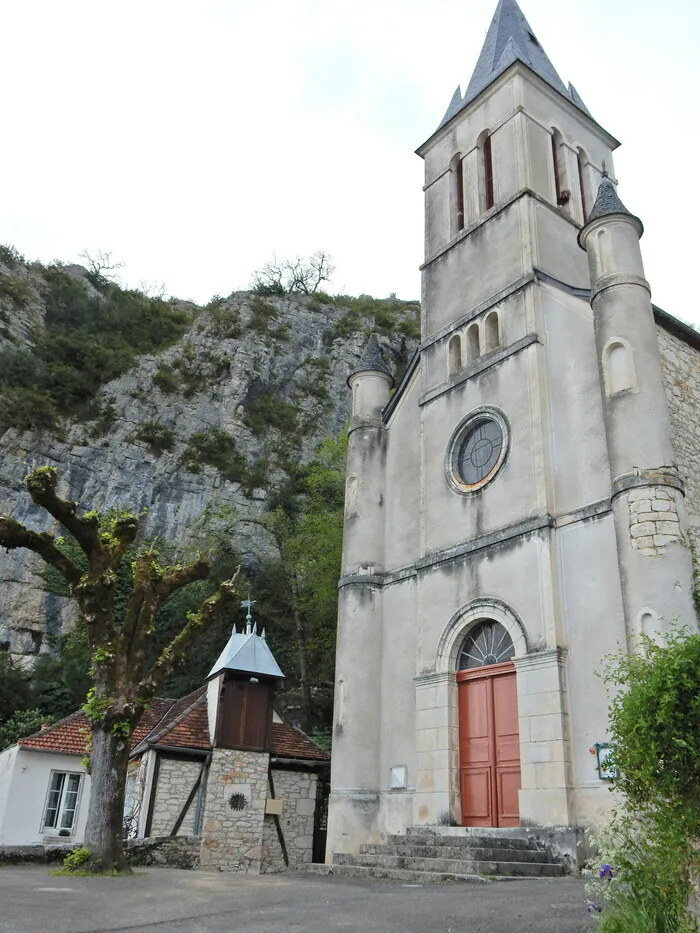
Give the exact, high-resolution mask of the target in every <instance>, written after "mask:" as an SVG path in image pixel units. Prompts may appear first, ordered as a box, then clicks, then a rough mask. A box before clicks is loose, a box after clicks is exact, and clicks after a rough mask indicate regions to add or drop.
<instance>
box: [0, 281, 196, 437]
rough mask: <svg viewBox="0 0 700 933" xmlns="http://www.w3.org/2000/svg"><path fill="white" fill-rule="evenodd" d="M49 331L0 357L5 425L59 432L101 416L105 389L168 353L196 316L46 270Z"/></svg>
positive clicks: (137, 294) (107, 285) (134, 293)
mask: <svg viewBox="0 0 700 933" xmlns="http://www.w3.org/2000/svg"><path fill="white" fill-rule="evenodd" d="M37 271H40V273H41V275H42V279H43V284H42V286H41V295H42V298H43V301H44V304H45V309H46V313H45V319H44V328H43V329H42V330H40V331H39V333H38V334H37V338H36V341H35V344H34V346H33V347H31V348H27V349H23V350H16V349H6V350H3V351H0V404H1V406H2V420H3V423H6V424H10V425H12V426H14V427H18V428H22V429H26V428H48V429H50V430H55V429H56V428H57V426H58V424H59V423H60V420H61V418H63V417H72V418H78V419H85V418H86V417H90V415H91V414H94V411H93V403H94V399H95V397H96V396H97V394H98V392H99V389H100V387H101V386H103V385H104V384H105V383H107V382H109V381H110V380H111V379H115V378H116V377H117V376H120V375H121V374H122V373H124V372H126V371H127V370H128V369H129V368H130V367H131V366H132V365H133V363H134V361H135V360H136V358H137V357H138V356H140V355H142V354H145V353H154V352H158V351H160V350H163V349H165V348H166V347H167V346H170V344H172V343H174V342H175V341H177V340H178V339H179V338H180V337H181V336H182V334H183V333H184V332H185V330H186V329H187V326H188V324H189V315H188V314H187V313H186V312H185V311H183V310H182V309H181V308H175V307H172V306H171V305H170V304H168V303H167V302H165V301H162V300H161V299H159V298H147V297H146V296H145V295H143V294H142V293H141V292H137V291H127V290H122V289H120V288H119V287H118V286H117V285H114V284H112V283H105V285H104V287H103V289H102V292H101V294H100V295H96V294H95V293H93V292H88V289H87V288H86V286H85V283H84V282H83V281H81V280H80V279H78V278H76V277H75V276H72V275H70V274H69V273H67V272H66V271H65V270H63V269H61V268H60V267H57V266H52V267H49V268H42V267H39V268H38V270H37Z"/></svg>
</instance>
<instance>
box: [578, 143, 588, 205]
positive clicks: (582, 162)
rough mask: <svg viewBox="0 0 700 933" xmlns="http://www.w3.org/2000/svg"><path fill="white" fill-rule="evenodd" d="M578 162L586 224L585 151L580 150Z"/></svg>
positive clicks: (579, 182) (579, 183)
mask: <svg viewBox="0 0 700 933" xmlns="http://www.w3.org/2000/svg"><path fill="white" fill-rule="evenodd" d="M577 162H578V185H579V191H580V192H581V209H582V211H583V222H584V223H586V221H587V220H588V205H587V204H586V175H585V169H586V154H585V152H584V151H583V149H579V150H578V155H577Z"/></svg>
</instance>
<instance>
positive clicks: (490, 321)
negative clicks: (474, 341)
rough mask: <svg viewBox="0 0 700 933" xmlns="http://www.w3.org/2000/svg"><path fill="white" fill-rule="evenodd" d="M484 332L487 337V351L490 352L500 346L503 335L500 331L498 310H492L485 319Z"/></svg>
mask: <svg viewBox="0 0 700 933" xmlns="http://www.w3.org/2000/svg"><path fill="white" fill-rule="evenodd" d="M484 333H485V337H486V340H485V343H486V352H487V353H490V352H491V351H492V350H496V349H498V346H499V344H500V342H501V335H500V333H499V327H498V312H497V311H492V312H491V313H490V314H487V315H486V320H485V321H484Z"/></svg>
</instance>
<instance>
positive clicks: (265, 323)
mask: <svg viewBox="0 0 700 933" xmlns="http://www.w3.org/2000/svg"><path fill="white" fill-rule="evenodd" d="M250 311H251V315H250V321H249V322H248V327H249V329H250V330H254V331H255V332H256V333H258V334H267V333H268V332H269V331H270V327H271V325H272V322H273V321H274V320H276V319H277V318H278V317H279V311H278V310H277V308H276V307H275V306H274V305H273V304H271V303H270V302H269V301H265V299H264V298H261V297H260V296H259V295H256V296H255V297H254V298H253V299H252V300H251V302H250Z"/></svg>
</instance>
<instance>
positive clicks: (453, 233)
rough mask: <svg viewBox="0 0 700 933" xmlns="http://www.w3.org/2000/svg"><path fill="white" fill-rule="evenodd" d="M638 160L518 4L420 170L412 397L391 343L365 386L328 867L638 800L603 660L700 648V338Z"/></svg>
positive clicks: (341, 647) (353, 454)
mask: <svg viewBox="0 0 700 933" xmlns="http://www.w3.org/2000/svg"><path fill="white" fill-rule="evenodd" d="M618 145H619V143H618V141H617V140H616V139H615V137H614V136H612V135H611V134H610V132H609V131H608V130H607V129H604V128H603V127H602V126H600V125H599V124H598V123H597V122H596V119H595V116H594V115H593V114H592V113H591V112H590V111H589V110H588V108H587V107H586V105H585V104H584V102H583V100H582V98H581V96H580V95H579V93H578V92H577V91H576V89H575V88H574V87H573V86H572V85H571V84H568V85H565V84H564V83H563V82H562V80H561V78H560V77H559V75H558V73H557V72H556V70H555V69H554V67H553V65H552V63H551V61H550V59H549V58H548V56H547V54H546V53H545V51H544V49H543V48H542V46H541V45H540V43H539V42H538V40H537V38H536V36H535V33H534V32H533V30H532V29H531V27H530V25H529V24H528V22H527V20H526V19H525V18H524V16H523V13H522V12H521V10H520V9H519V7H518V5H517V3H516V2H515V0H500V2H499V3H498V7H497V9H496V13H495V15H494V18H493V21H492V22H491V25H490V28H489V30H488V33H487V36H486V40H485V43H484V46H483V49H482V51H481V54H480V56H479V59H478V61H477V63H476V67H475V69H474V72H473V74H472V77H471V80H470V81H469V85H468V87H467V89H466V92H465V93H464V94H462V92H461V89H460V88H457V90H456V91H455V93H454V96H453V97H452V100H451V102H450V105H449V107H448V109H447V112H446V113H445V115H444V117H443V119H442V122H441V123H440V125H439V126H438V127H437V129H436V130H435V131H434V132H433V133H432V134H431V135H430V136H429V137H428V139H427V140H426V141H425V142H424V143H423V144H422V145H421V146H420V147H419V148H418V150H417V154H418V155H419V156H420V157H421V158H422V159H423V161H424V163H425V185H424V192H425V261H424V263H423V265H422V321H421V342H420V345H419V347H418V350H417V352H416V354H415V356H414V358H413V360H412V361H411V363H410V365H409V367H408V370H407V372H406V374H405V376H404V378H403V380H402V382H401V384H400V385H399V386H398V387H397V388H396V391H395V392H393V394H392V389H393V388H394V386H393V379H392V377H391V375H390V373H389V371H388V369H387V367H386V366H385V363H384V360H383V358H382V353H381V346H380V344H379V342H378V341H377V339H376V337H372V338H370V341H369V342H368V344H367V346H366V349H365V351H364V353H363V355H362V357H361V359H360V361H359V363H358V364H357V367H356V369H355V371H354V372H352V373H351V374H350V377H349V379H348V385H349V387H350V391H351V393H352V416H351V422H350V437H349V453H348V464H347V486H346V507H345V508H346V511H345V528H344V540H343V560H342V571H341V573H342V576H341V579H340V582H339V615H338V645H337V664H336V693H335V714H334V715H335V721H334V732H333V757H332V778H331V797H330V808H329V825H328V850H327V851H328V858H329V859H330V858H332V857H333V853H350V854H352V853H356V852H358V851H359V849H360V846H362V845H363V844H365V845H367V844H370V845H371V844H376V843H380V842H381V841H382V840H383V839H386V838H387V837H388V836H390V835H391V834H403V833H406V832H407V831H409V830H412V829H413V831H415V829H416V828H420V827H432V828H433V831H434V832H439V831H440V829H441V828H446V829H449V830H450V831H451V832H453V833H458V832H460V831H461V830H460V829H459V827H464V828H467V830H468V829H469V828H472V827H481V828H482V829H484V830H486V829H488V830H489V831H490V832H491V833H494V834H495V833H497V832H499V831H501V832H506V833H507V832H511V833H513V832H514V831H515V830H514V828H515V827H519V828H521V829H522V830H523V831H525V830H526V829H527V828H538V827H539V828H542V829H544V830H546V831H547V832H549V833H550V835H556V834H557V833H559V834H560V836H561V838H562V839H563V840H565V839H569V840H571V839H574V840H575V839H576V838H579V839H580V833H581V830H582V829H583V828H585V827H587V826H591V825H595V824H598V823H600V822H602V821H604V820H605V819H606V818H607V817H608V816H609V814H610V810H611V807H612V806H613V804H614V799H613V797H612V795H611V794H610V792H609V786H610V785H609V782H608V778H609V777H610V775H609V773H608V770H607V769H606V763H605V757H606V748H607V747H608V746H607V742H606V738H607V715H608V697H607V695H606V690H605V687H604V685H603V683H602V681H601V679H600V678H599V677H598V676H597V674H598V673H599V672H600V671H601V669H602V666H603V663H604V658H605V656H606V655H608V654H609V653H611V652H613V651H615V650H617V649H619V648H623V649H625V650H630V651H631V650H635V642H636V641H638V639H639V636H640V634H642V633H644V634H646V635H649V636H651V637H654V636H655V635H659V634H660V633H662V632H663V630H664V628H665V627H666V626H668V625H670V624H672V623H673V622H674V621H679V622H680V623H682V624H687V625H691V626H696V625H697V620H696V615H695V609H694V603H693V580H694V561H693V550H692V547H691V544H692V540H693V539H692V538H691V535H692V529H693V527H694V526H697V525H700V484H699V481H700V474H698V466H697V464H698V463H699V462H700V418H699V414H700V334H698V333H697V332H696V331H694V330H693V329H692V328H690V327H688V326H687V325H685V324H683V323H682V322H680V321H678V320H677V319H676V318H674V317H672V316H671V315H670V314H668V313H666V312H665V311H662V310H661V309H660V308H656V307H655V306H653V305H652V303H651V298H650V296H651V291H650V286H649V284H648V283H647V281H646V279H645V275H644V267H643V263H642V254H641V250H640V239H641V237H642V235H643V232H644V228H643V224H642V221H641V220H640V218H639V217H638V216H636V214H635V213H633V212H631V211H630V210H628V209H627V208H626V207H625V205H624V204H623V203H622V201H621V199H620V196H619V194H618V190H617V179H616V177H615V170H614V162H613V152H614V150H615V149H616V148H617V147H618ZM623 182H624V179H623ZM623 187H624V186H623ZM465 831H466V830H465ZM577 834H578V835H577ZM574 854H575V853H574Z"/></svg>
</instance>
